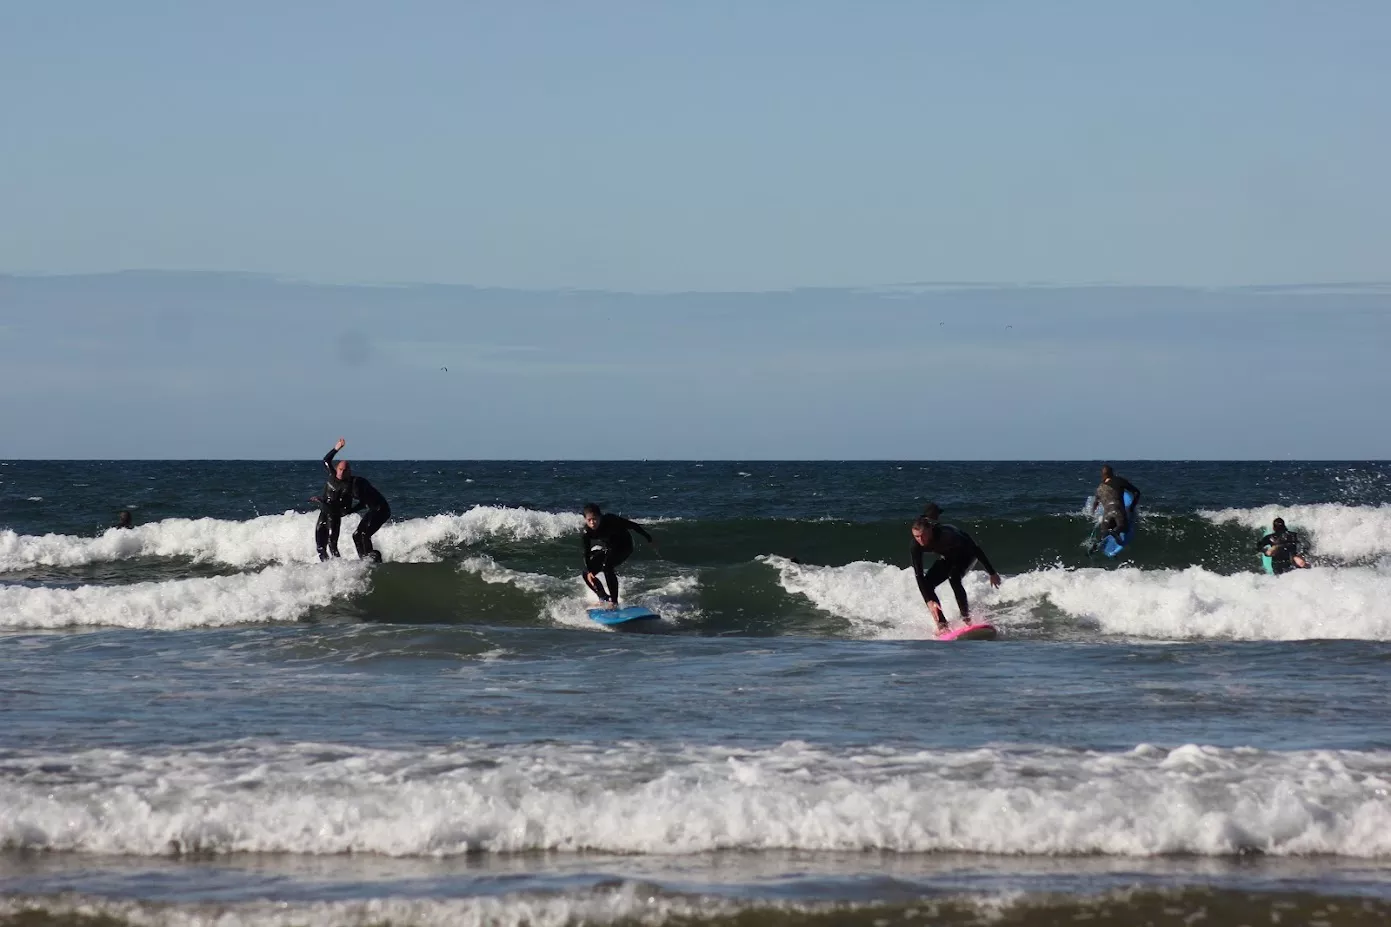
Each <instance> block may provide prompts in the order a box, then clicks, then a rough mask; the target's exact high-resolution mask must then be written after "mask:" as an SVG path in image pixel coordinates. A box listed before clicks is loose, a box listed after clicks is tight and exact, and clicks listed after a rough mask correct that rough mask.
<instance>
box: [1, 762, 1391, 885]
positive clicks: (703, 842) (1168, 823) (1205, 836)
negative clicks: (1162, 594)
mask: <svg viewBox="0 0 1391 927" xmlns="http://www.w3.org/2000/svg"><path fill="white" fill-rule="evenodd" d="M0 760H2V761H3V764H0V845H3V846H5V847H8V848H11V849H18V850H35V851H50V852H52V851H61V852H78V853H92V854H116V855H133V856H165V855H171V854H174V855H177V854H187V853H214V854H221V853H235V852H246V853H296V854H340V853H374V854H381V855H385V856H397V857H410V856H425V857H446V856H455V855H459V854H464V853H471V852H483V853H525V852H532V851H541V850H546V851H567V852H579V851H590V850H593V851H602V852H613V853H650V854H688V853H702V852H710V851H716V850H775V849H784V850H817V851H823V850H824V851H869V850H877V851H891V852H899V853H917V852H969V853H992V854H1046V855H1081V854H1101V855H1110V856H1129V857H1152V856H1163V855H1172V854H1193V855H1200V856H1213V857H1222V856H1234V855H1239V854H1245V853H1250V852H1260V853H1265V854H1270V855H1276V856H1302V855H1324V854H1328V855H1339V856H1347V857H1360V858H1386V857H1391V799H1388V797H1387V795H1388V790H1391V752H1387V751H1339V750H1308V751H1288V752H1280V751H1264V750H1257V749H1254V748H1237V749H1226V748H1218V747H1210V746H1200V745H1185V746H1179V747H1174V748H1171V749H1166V748H1161V747H1156V746H1151V745H1145V744H1141V745H1138V746H1136V747H1135V748H1133V749H1130V750H1125V751H1114V752H1102V751H1084V750H1073V749H1065V748H1024V747H1005V746H992V747H981V748H977V749H968V750H902V749H894V748H890V747H872V748H866V749H860V750H835V749H832V748H825V747H819V746H814V745H809V744H806V743H800V742H789V743H785V744H783V745H781V746H780V747H776V748H771V749H762V750H757V749H737V748H728V747H711V746H702V747H664V746H656V745H648V744H643V743H632V742H627V743H618V744H602V745H589V744H560V743H550V744H530V745H516V746H492V745H484V744H468V745H458V746H451V747H448V748H437V749H420V748H417V749H401V750H385V749H368V748H364V747H356V746H346V745H335V744H316V743H302V744H290V745H284V744H272V743H264V742H237V743H233V744H225V745H209V746H204V747H200V748H197V749H194V750H188V751H175V752H147V751H137V750H119V749H102V750H88V751H82V752H78V753H53V752H46V751H8V752H6V753H4V754H0Z"/></svg>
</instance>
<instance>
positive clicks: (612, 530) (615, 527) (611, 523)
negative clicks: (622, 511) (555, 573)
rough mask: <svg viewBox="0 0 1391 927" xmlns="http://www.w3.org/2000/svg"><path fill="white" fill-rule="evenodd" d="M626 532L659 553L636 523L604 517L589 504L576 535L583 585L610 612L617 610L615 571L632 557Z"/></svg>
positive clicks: (622, 518)
mask: <svg viewBox="0 0 1391 927" xmlns="http://www.w3.org/2000/svg"><path fill="white" fill-rule="evenodd" d="M630 531H636V532H637V533H638V534H640V535H642V536H643V537H644V538H646V539H647V543H649V544H651V545H652V549H653V550H656V551H657V553H658V554H660V553H661V550H659V549H658V547H657V542H656V541H654V540H653V539H652V535H650V534H648V533H647V529H646V528H644V527H643V526H642V525H640V524H638V523H637V522H635V521H629V520H628V519H626V518H624V517H623V516H622V515H613V514H609V515H605V514H604V513H603V512H601V511H600V510H599V506H597V505H595V504H594V503H593V502H591V503H589V504H588V505H586V506H585V507H584V531H583V532H581V533H580V549H581V550H582V551H583V552H584V584H585V585H586V586H588V587H589V588H590V591H592V592H593V593H594V594H595V595H597V596H598V597H599V598H600V599H602V600H604V601H605V602H607V603H608V606H609V607H610V608H617V607H618V573H617V572H615V570H616V568H617V567H618V565H619V564H621V563H622V562H623V561H624V560H627V559H628V558H629V557H630V556H632V553H633V537H632V535H631V534H629V533H628V532H630ZM600 573H603V574H604V580H605V582H607V586H605V583H604V582H600V580H599V574H600Z"/></svg>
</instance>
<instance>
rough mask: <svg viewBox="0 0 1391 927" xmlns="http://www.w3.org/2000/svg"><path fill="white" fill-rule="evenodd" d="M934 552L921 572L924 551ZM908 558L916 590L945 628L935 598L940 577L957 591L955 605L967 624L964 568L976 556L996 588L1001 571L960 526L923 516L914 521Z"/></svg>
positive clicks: (968, 605) (941, 629)
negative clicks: (933, 557)
mask: <svg viewBox="0 0 1391 927" xmlns="http://www.w3.org/2000/svg"><path fill="white" fill-rule="evenodd" d="M924 553H929V554H936V555H937V562H936V563H934V564H932V567H931V569H929V570H928V571H927V573H926V574H924V573H923V554H924ZM909 559H910V561H911V562H912V564H913V578H914V579H916V580H917V581H918V591H919V592H921V593H922V597H923V601H924V602H926V603H927V607H928V609H929V610H930V611H931V612H932V617H933V618H935V619H936V620H937V630H938V631H945V630H947V619H946V616H945V615H943V614H942V603H941V601H940V600H938V598H937V587H938V586H940V585H941V584H942V582H943V581H946V582H949V583H951V591H952V592H953V593H954V594H955V595H956V607H957V609H958V610H959V611H960V612H961V621H962V623H963V624H970V623H971V620H970V613H971V606H970V603H969V602H968V601H967V600H966V587H965V586H963V585H962V584H961V580H962V578H963V577H964V576H965V575H966V571H967V570H969V569H971V566H972V564H974V563H975V562H976V561H977V560H979V561H980V565H981V566H983V567H985V570H986V572H988V573H989V574H990V585H992V586H994V587H996V588H999V585H1000V574H999V573H997V572H996V571H995V567H994V566H992V565H991V563H990V558H989V557H987V556H986V555H985V551H983V550H981V549H980V545H979V544H977V543H976V542H975V541H974V540H972V539H971V536H970V535H969V534H967V533H966V532H965V531H962V530H961V529H960V528H954V527H952V526H951V525H940V524H937V523H936V522H935V521H932V520H930V519H928V518H926V517H923V518H919V519H918V520H917V521H915V522H913V542H912V547H911V548H910V549H909Z"/></svg>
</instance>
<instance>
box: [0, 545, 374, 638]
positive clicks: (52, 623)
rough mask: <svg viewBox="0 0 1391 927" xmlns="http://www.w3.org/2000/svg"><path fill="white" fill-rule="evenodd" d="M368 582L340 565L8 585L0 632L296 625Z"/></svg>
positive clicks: (1, 595) (2, 595) (359, 570)
mask: <svg viewBox="0 0 1391 927" xmlns="http://www.w3.org/2000/svg"><path fill="white" fill-rule="evenodd" d="M367 584H368V570H367V567H366V566H365V565H362V564H359V563H356V562H351V563H350V562H345V561H337V562H334V563H316V564H314V565H313V566H298V565H294V566H273V567H266V568H265V569H263V570H261V571H260V572H258V573H245V574H240V575H237V576H211V577H199V578H193V579H176V580H169V581H166V582H147V583H133V584H130V585H124V586H79V587H77V588H71V589H67V588H65V589H54V588H35V587H29V586H3V587H0V628H3V629H6V630H20V629H37V628H73V627H120V628H152V629H159V630H179V629H184V628H210V627H221V626H225V625H232V624H247V623H253V622H269V621H294V620H297V619H299V618H302V617H303V616H304V615H305V614H306V613H308V612H309V611H310V610H311V609H313V608H317V607H323V606H326V605H328V604H330V603H331V602H333V601H334V600H336V599H343V598H346V597H348V596H351V595H356V594H358V593H361V592H363V591H365V590H366V589H367Z"/></svg>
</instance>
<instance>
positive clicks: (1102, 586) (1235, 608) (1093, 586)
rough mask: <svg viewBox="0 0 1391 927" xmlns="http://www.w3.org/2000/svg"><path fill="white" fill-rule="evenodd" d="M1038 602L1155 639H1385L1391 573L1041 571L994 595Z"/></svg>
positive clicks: (1389, 632) (1389, 631)
mask: <svg viewBox="0 0 1391 927" xmlns="http://www.w3.org/2000/svg"><path fill="white" fill-rule="evenodd" d="M995 596H996V601H999V602H1009V601H1019V600H1026V599H1030V598H1043V597H1046V598H1047V600H1048V601H1049V602H1051V603H1052V604H1053V605H1054V606H1056V607H1057V608H1059V609H1061V610H1062V611H1063V612H1065V613H1067V614H1068V615H1070V616H1072V617H1074V618H1080V619H1085V620H1087V621H1088V622H1091V623H1094V624H1095V626H1096V627H1098V628H1099V629H1100V630H1102V631H1104V632H1106V633H1108V634H1121V635H1131V636H1136V637H1150V638H1157V639H1161V640H1184V639H1189V640H1191V639H1200V638H1220V639H1232V640H1308V639H1312V638H1344V639H1353V640H1378V641H1385V640H1391V572H1388V571H1386V570H1383V569H1379V568H1373V567H1344V568H1340V569H1327V568H1319V569H1312V570H1297V571H1295V572H1292V573H1288V574H1286V575H1284V576H1279V577H1276V576H1267V575H1265V574H1262V573H1238V574H1236V575H1233V576H1223V575H1221V574H1218V573H1211V572H1208V571H1207V570H1204V569H1203V568H1201V567H1189V568H1188V569H1186V570H1153V571H1151V570H1144V571H1141V570H1130V569H1123V570H1063V569H1055V570H1044V571H1040V572H1037V573H1028V574H1025V575H1022V576H1016V577H1011V578H1010V579H1009V580H1007V581H1006V583H1005V585H1003V586H1002V587H1001V588H1000V590H999V591H998V592H997V593H996V594H995Z"/></svg>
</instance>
